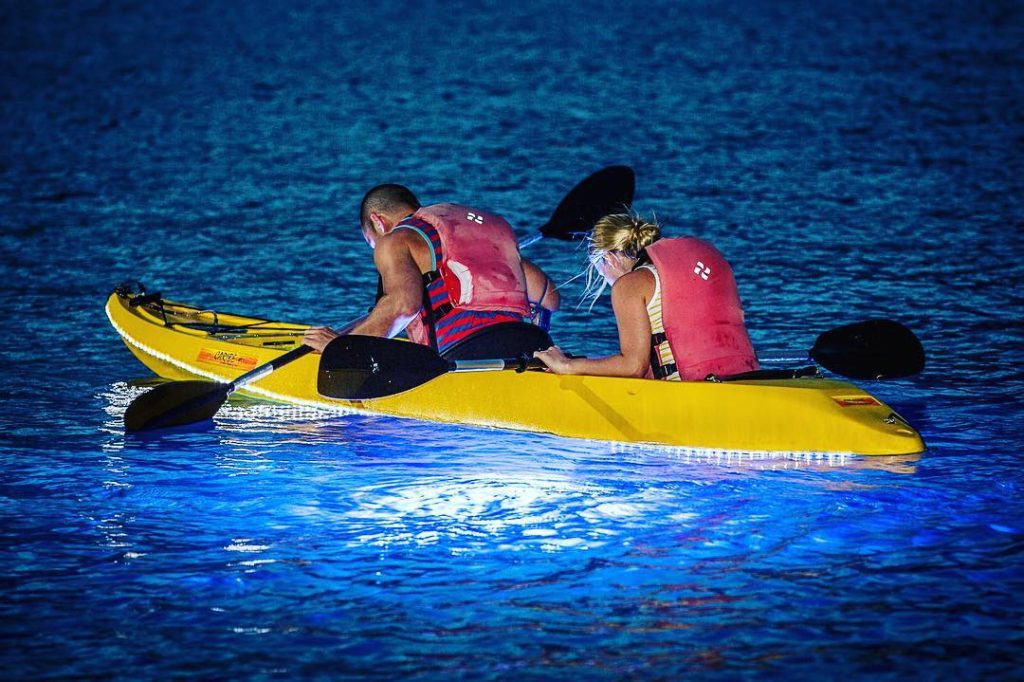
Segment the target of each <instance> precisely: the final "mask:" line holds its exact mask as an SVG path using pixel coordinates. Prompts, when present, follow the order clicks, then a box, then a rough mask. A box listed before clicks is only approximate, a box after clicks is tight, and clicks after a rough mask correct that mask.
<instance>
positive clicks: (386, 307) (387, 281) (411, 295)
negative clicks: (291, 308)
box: [302, 230, 423, 352]
mask: <svg viewBox="0 0 1024 682" xmlns="http://www.w3.org/2000/svg"><path fill="white" fill-rule="evenodd" d="M417 241H418V242H419V243H422V239H421V238H420V237H419V236H418V235H417V234H415V233H413V232H411V231H409V230H399V231H397V232H395V233H393V234H390V235H388V236H386V237H381V238H380V239H378V240H377V245H376V248H375V249H374V251H373V261H374V264H375V265H376V266H377V272H379V273H380V276H381V280H382V281H383V283H384V295H383V296H382V297H381V298H380V300H379V301H377V304H376V305H375V306H374V307H373V310H372V311H370V314H369V315H367V316H366V317H365V318H363V320H362V321H361V322H359V323H358V324H356V325H355V326H354V327H352V329H351V331H347V332H346V333H349V334H362V335H364V336H382V337H392V336H395V335H396V334H398V333H399V332H401V331H402V330H403V329H405V328H406V326H407V325H408V324H409V323H410V322H412V320H413V319H415V317H416V315H417V314H418V313H419V311H420V308H421V307H422V305H423V276H422V274H421V273H420V269H419V266H417V264H416V261H415V259H414V258H413V255H412V248H413V246H414V245H415V244H416V243H417ZM338 336H339V334H338V333H337V332H335V331H334V330H333V329H330V328H329V327H311V328H310V329H308V330H307V331H306V333H305V335H304V336H303V339H302V340H303V343H305V344H306V345H307V346H311V347H312V348H313V349H314V350H316V351H317V352H322V351H323V349H324V348H325V347H326V346H327V344H328V343H330V342H331V341H333V340H334V339H336V338H337V337H338Z"/></svg>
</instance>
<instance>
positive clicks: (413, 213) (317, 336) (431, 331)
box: [303, 184, 559, 359]
mask: <svg viewBox="0 0 1024 682" xmlns="http://www.w3.org/2000/svg"><path fill="white" fill-rule="evenodd" d="M359 220H360V225H361V227H362V230H363V237H364V238H365V239H366V242H367V243H368V244H369V245H370V247H371V248H372V249H373V251H374V254H373V260H374V264H375V265H376V266H377V271H378V273H379V274H380V278H381V284H382V291H381V295H380V296H379V298H378V300H377V303H376V305H375V306H374V307H373V310H371V311H370V314H369V315H368V316H367V317H366V318H364V319H363V320H362V322H360V323H359V324H357V325H356V326H355V327H354V328H353V329H352V330H351V331H350V333H352V334H362V335H366V336H381V337H393V336H395V335H397V334H399V333H401V332H402V331H403V330H404V331H406V333H407V335H408V336H409V338H410V339H411V340H412V341H415V342H416V343H421V344H424V345H429V346H431V347H433V348H434V349H435V350H437V351H438V352H439V353H441V354H442V355H445V356H447V357H453V358H460V359H465V358H467V357H470V356H477V357H482V356H486V355H487V352H488V351H489V350H491V348H493V350H494V351H495V352H499V351H500V352H501V354H502V355H507V354H509V351H510V350H512V351H515V353H512V354H516V353H519V352H523V353H531V352H532V351H533V350H536V348H534V346H539V347H543V348H546V347H547V346H545V345H542V344H543V342H544V339H545V338H546V337H547V335H546V333H544V332H543V331H542V330H540V329H537V328H535V327H532V326H530V325H524V324H523V319H524V317H527V316H529V317H530V318H531V319H535V320H541V319H544V318H545V317H548V316H549V315H550V313H551V312H553V311H555V310H557V309H558V305H559V297H558V292H557V290H556V289H555V287H554V286H553V285H552V284H551V281H550V279H549V278H548V277H547V275H546V274H544V272H543V271H542V270H540V268H538V267H537V266H536V265H534V264H533V263H531V262H530V261H528V260H525V259H523V258H521V257H520V255H519V250H518V246H517V244H516V240H515V235H514V233H513V232H512V228H511V227H510V226H509V225H508V223H507V222H506V221H505V220H504V218H502V217H501V216H498V215H495V214H491V213H487V212H486V211H481V210H478V209H474V208H470V207H467V206H461V205H458V204H435V205H432V206H425V207H424V206H420V202H419V200H417V198H416V196H415V195H414V194H413V193H412V192H411V191H410V190H409V189H407V188H406V187H403V186H402V185H395V184H385V185H378V186H377V187H374V188H373V189H371V190H370V191H369V192H367V193H366V196H364V197H363V201H362V204H361V205H360V209H359ZM531 294H532V296H529V295H531ZM531 302H532V306H531ZM499 325H500V326H499ZM484 330H489V331H488V334H487V335H486V336H484V335H481V332H483V331H484ZM498 332H500V334H499V333H498ZM337 336H338V333H337V332H335V331H334V330H332V329H330V328H329V327H313V328H310V329H309V330H307V332H306V334H305V336H304V338H303V342H304V343H306V344H307V345H309V346H311V347H312V348H313V349H315V350H316V351H317V352H320V351H322V350H323V349H324V347H326V346H327V344H328V343H330V342H331V341H332V340H333V339H335V338H336V337H337ZM499 336H500V337H501V340H500V342H498V341H497V338H498V337H499ZM485 338H486V339H487V342H486V343H473V341H474V340H477V341H483V340H484V339H485ZM548 345H550V342H549V343H548ZM488 346H490V347H491V348H488ZM520 346H521V349H520ZM466 349H472V350H471V351H469V353H470V354H469V355H467V354H466V352H467V350H466Z"/></svg>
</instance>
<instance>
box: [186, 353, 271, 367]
mask: <svg viewBox="0 0 1024 682" xmlns="http://www.w3.org/2000/svg"><path fill="white" fill-rule="evenodd" d="M196 359H197V360H199V362H205V363H206V364H208V365H220V366H222V367H238V368H240V369H252V368H253V367H255V366H256V363H257V362H258V360H257V359H256V358H254V357H252V356H251V355H238V354H237V353H232V352H230V351H226V350H210V349H209V348H203V349H201V350H200V351H199V357H198V358H196Z"/></svg>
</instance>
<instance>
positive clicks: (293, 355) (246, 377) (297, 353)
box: [227, 315, 366, 395]
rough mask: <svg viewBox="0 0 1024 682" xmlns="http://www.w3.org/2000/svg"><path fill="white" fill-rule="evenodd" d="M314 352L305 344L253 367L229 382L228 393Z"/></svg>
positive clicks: (343, 330)
mask: <svg viewBox="0 0 1024 682" xmlns="http://www.w3.org/2000/svg"><path fill="white" fill-rule="evenodd" d="M364 319H366V316H365V315H364V316H363V317H359V318H356V319H354V320H352V321H351V322H347V323H346V324H345V326H343V327H342V328H341V329H339V330H338V333H339V334H347V333H348V332H350V331H352V329H354V328H355V326H356V325H358V324H359V323H360V322H362V321H363V320H364ZM312 352H313V349H312V348H311V347H310V346H307V345H305V344H303V345H301V346H299V347H297V348H293V349H291V350H290V351H288V352H287V353H285V354H284V355H279V356H277V357H276V358H274V359H273V360H271V361H270V362H267V363H264V364H262V365H260V366H259V367H257V368H255V369H251V370H249V371H248V372H246V373H245V374H243V375H242V376H240V377H238V378H237V379H235V380H234V381H232V382H231V383H230V384H228V389H227V391H228V393H227V394H228V395H231V394H232V393H234V392H235V391H237V390H238V389H240V388H242V387H243V386H248V385H249V384H251V383H253V382H254V381H259V380H260V379H262V378H264V377H265V376H267V375H268V374H270V373H271V372H273V371H275V370H278V369H281V368H282V367H284V366H285V365H287V364H288V363H290V362H294V361H295V360H298V359H299V358H301V357H302V356H304V355H309V354H310V353H312Z"/></svg>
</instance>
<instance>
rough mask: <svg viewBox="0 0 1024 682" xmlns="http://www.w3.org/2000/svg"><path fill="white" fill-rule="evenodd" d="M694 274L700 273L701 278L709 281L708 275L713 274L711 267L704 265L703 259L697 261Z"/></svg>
mask: <svg viewBox="0 0 1024 682" xmlns="http://www.w3.org/2000/svg"><path fill="white" fill-rule="evenodd" d="M693 274H695V275H700V278H701V279H702V280H704V281H705V282H706V281H708V277H710V276H711V268H709V267H708V266H706V265H704V263H703V262H702V261H697V266H696V267H695V268H694V269H693Z"/></svg>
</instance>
